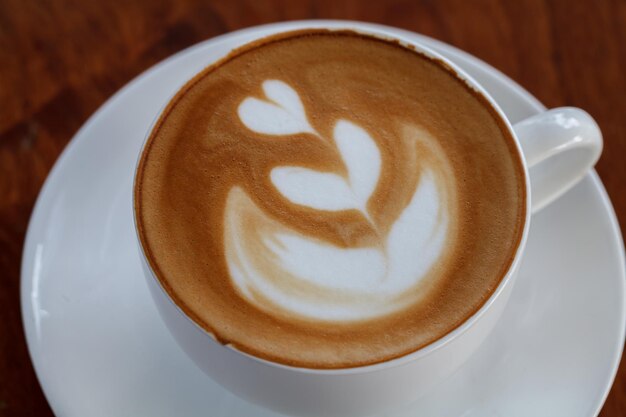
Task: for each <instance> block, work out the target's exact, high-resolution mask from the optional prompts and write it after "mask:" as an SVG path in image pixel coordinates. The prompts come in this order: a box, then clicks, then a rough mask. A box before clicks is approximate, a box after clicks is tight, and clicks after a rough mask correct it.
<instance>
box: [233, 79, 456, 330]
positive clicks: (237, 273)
mask: <svg viewBox="0 0 626 417" xmlns="http://www.w3.org/2000/svg"><path fill="white" fill-rule="evenodd" d="M263 91H264V93H265V95H266V98H267V101H266V100H260V99H258V98H246V99H245V100H244V101H243V102H242V103H241V104H240V105H239V109H238V114H239V118H240V119H241V121H242V122H243V124H244V125H245V126H246V127H247V128H248V129H250V130H252V131H255V132H257V133H260V134H263V135H267V136H268V139H267V140H278V141H279V140H281V137H282V136H289V135H294V134H299V133H303V134H308V135H307V136H304V137H302V139H301V140H319V141H322V142H323V143H324V144H325V145H326V146H329V147H331V148H333V150H334V151H335V152H336V153H337V154H338V158H337V162H342V163H343V166H342V167H340V168H344V169H345V171H346V172H345V175H341V174H338V173H335V172H320V171H316V170H313V169H310V168H305V167H301V166H277V167H274V168H272V170H271V173H270V177H271V181H272V184H273V185H274V187H275V188H276V189H277V190H278V191H279V192H280V193H281V194H282V196H283V197H284V198H285V199H286V200H288V201H289V202H291V203H293V204H298V205H301V206H305V207H309V208H311V209H313V210H322V211H341V210H357V211H359V212H360V215H361V216H363V218H364V220H366V221H367V222H368V223H370V226H371V227H372V229H373V230H374V232H375V233H376V235H377V239H376V241H375V242H372V243H373V244H372V245H367V246H362V247H347V248H346V247H341V246H338V245H334V244H332V243H329V242H325V241H324V240H322V239H320V238H319V237H317V236H311V235H307V234H303V233H301V232H299V231H298V230H296V229H294V228H291V227H290V226H289V225H286V224H282V223H281V222H280V221H278V220H276V219H273V218H272V217H271V216H270V215H268V214H267V213H264V212H263V209H261V208H260V207H259V206H258V205H256V204H255V202H254V201H253V200H252V199H251V198H250V197H249V196H248V195H247V194H246V192H245V191H244V190H242V189H241V188H240V187H238V186H235V187H233V188H232V189H231V190H230V191H229V193H228V198H227V202H226V209H225V227H224V234H225V236H224V240H225V248H226V250H225V252H226V259H227V263H228V268H229V272H230V274H231V278H232V280H233V282H234V284H235V285H236V287H237V289H238V290H239V291H240V292H241V294H242V295H243V296H244V297H245V298H247V299H248V300H249V301H250V302H252V303H254V304H255V305H256V306H257V307H258V308H260V309H262V310H265V311H267V312H268V313H270V314H276V315H284V314H288V315H299V316H302V317H303V318H308V319H321V320H327V321H349V320H366V319H371V318H374V317H379V316H382V315H385V314H389V313H392V312H394V311H398V310H400V309H402V308H405V307H407V306H408V305H411V304H413V303H415V302H416V301H418V300H419V299H420V298H421V296H422V295H423V294H422V292H423V290H424V289H423V288H419V284H420V282H421V280H422V279H423V278H424V277H425V276H426V275H427V274H428V272H429V271H430V269H431V267H432V266H433V264H434V263H435V262H437V261H438V260H439V258H440V257H441V255H442V252H443V249H444V243H445V242H446V237H447V234H448V232H449V230H448V223H449V219H450V218H453V217H454V214H453V209H452V204H451V201H450V199H449V198H447V193H449V192H454V178H453V175H452V172H451V171H452V170H451V168H450V167H449V162H448V161H447V160H446V158H445V155H444V154H443V151H442V150H441V149H440V148H438V145H437V141H436V140H435V139H434V138H432V137H430V135H429V134H427V133H426V132H424V131H421V130H419V129H415V130H414V133H415V136H410V129H409V128H407V129H406V132H407V137H405V138H399V139H398V140H405V141H407V142H408V143H410V142H412V141H415V142H422V143H423V148H429V147H430V148H432V149H431V152H432V155H422V158H423V159H425V160H426V161H428V160H429V159H431V158H433V157H436V158H437V160H436V161H435V163H433V164H432V166H428V165H427V164H425V165H426V166H425V167H424V172H423V173H422V175H421V179H420V181H419V182H418V184H417V187H416V188H415V190H413V193H412V195H411V197H410V200H409V203H408V205H407V206H406V207H405V208H404V209H403V210H402V211H401V212H400V213H398V215H397V216H396V218H395V219H394V221H393V223H391V224H390V225H388V226H387V227H385V225H379V224H377V222H376V219H375V218H374V217H373V216H372V215H371V214H370V213H369V210H368V202H369V200H370V199H371V198H372V194H373V193H374V191H375V190H376V187H377V184H378V179H379V177H380V174H381V169H386V168H385V167H384V166H382V162H381V156H380V151H379V149H378V145H377V144H376V141H375V140H374V139H373V138H372V137H371V136H370V135H369V134H368V132H366V131H365V130H364V129H362V128H361V127H359V126H358V125H356V124H354V123H352V122H350V121H347V120H344V119H339V120H338V121H337V123H336V124H335V126H334V129H333V140H332V141H329V140H328V139H326V138H324V137H322V136H321V135H320V134H319V133H318V132H317V131H316V130H315V128H314V127H312V126H311V123H310V122H309V120H308V119H307V116H306V113H305V109H304V106H303V105H302V102H301V101H300V97H299V95H298V93H297V92H296V91H294V90H293V88H291V87H290V86H289V85H288V84H286V83H284V82H282V81H278V80H267V81H265V82H263ZM416 157H417V158H419V157H420V155H416ZM409 164H410V165H411V166H413V167H414V169H415V170H419V169H420V168H422V167H420V164H419V162H418V161H417V160H413V161H409ZM387 169H389V168H387ZM337 171H339V169H338V170H337ZM442 184H443V187H441V185H442ZM440 188H442V189H440ZM251 225H252V227H251ZM410 289H412V291H410V293H409V294H408V296H407V294H405V293H406V292H407V291H408V290H410ZM403 294H404V295H405V296H403Z"/></svg>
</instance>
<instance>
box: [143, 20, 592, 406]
mask: <svg viewBox="0 0 626 417" xmlns="http://www.w3.org/2000/svg"><path fill="white" fill-rule="evenodd" d="M355 25H356V24H355ZM307 27H309V25H307V24H304V23H303V24H302V26H298V27H292V28H291V29H298V28H299V29H304V28H307ZM315 27H318V28H319V27H320V25H319V24H317V25H315ZM322 27H323V26H322ZM328 29H350V30H354V31H357V32H362V33H366V34H369V35H373V36H379V37H382V38H384V39H394V40H397V41H399V42H401V43H403V44H406V45H410V46H411V47H413V48H415V49H416V50H418V51H420V52H422V53H425V54H426V55H429V56H431V57H433V58H436V59H438V60H441V61H443V62H445V63H446V64H447V65H449V66H450V67H452V68H453V69H454V70H455V71H456V72H457V73H458V75H459V76H460V77H461V78H463V79H464V80H466V81H467V83H469V84H470V85H471V86H472V87H473V88H474V89H476V90H477V91H479V92H480V93H481V94H482V95H483V96H484V97H485V98H486V99H487V100H488V101H489V103H491V105H492V106H493V108H494V109H496V111H497V113H498V115H499V116H500V118H501V119H502V120H503V121H504V124H505V125H506V126H507V128H508V129H509V130H510V131H511V133H512V134H513V136H514V137H515V138H516V140H517V152H519V154H520V155H522V156H523V158H522V159H523V161H524V176H525V184H526V194H527V196H529V198H527V199H526V201H527V207H526V218H525V221H524V231H523V237H522V241H521V243H520V245H519V247H518V249H517V252H516V254H515V257H514V261H513V262H512V264H511V266H510V268H509V270H508V272H507V273H506V275H505V277H504V278H503V279H502V281H501V282H500V284H499V286H498V288H497V290H496V291H495V292H494V293H493V294H492V295H491V297H490V298H489V299H488V300H487V302H485V304H484V305H483V306H482V307H481V308H480V309H479V310H478V311H477V312H476V313H475V314H474V315H473V316H471V317H470V318H468V319H467V320H466V321H465V322H464V323H463V324H462V325H461V326H460V327H458V328H457V329H455V330H454V331H452V332H451V333H449V334H447V335H446V336H445V337H442V338H441V339H439V340H437V341H435V342H433V343H431V344H430V345H428V346H425V347H423V348H422V349H420V350H418V351H416V352H413V353H410V354H408V355H406V356H403V357H400V358H397V359H393V360H390V361H387V362H383V363H378V364H375V365H368V366H362V367H356V368H349V369H332V370H328V369H307V368H298V367H292V366H286V365H282V364H278V363H273V362H269V361H267V360H264V359H260V358H257V357H254V356H251V355H249V354H246V353H242V352H240V351H238V350H236V349H234V348H232V347H229V346H224V345H222V344H220V343H219V342H217V341H216V339H215V338H214V337H213V336H212V335H211V334H209V333H208V332H206V331H205V330H204V329H203V328H202V327H200V326H199V325H197V324H196V323H195V322H194V321H193V320H191V319H190V318H189V317H187V316H186V315H185V314H184V313H183V311H182V310H181V309H180V308H179V307H178V306H177V305H176V304H175V303H174V301H173V300H172V299H171V298H169V296H168V295H167V293H166V292H165V290H164V289H163V288H162V287H161V285H160V282H159V280H158V279H157V278H156V276H155V275H154V273H153V272H152V270H151V269H150V266H149V264H148V262H147V259H146V257H145V254H144V251H143V248H141V249H142V250H141V251H140V252H141V254H142V260H143V266H144V271H145V276H146V279H147V281H148V285H149V288H150V291H151V294H152V296H153V298H154V300H155V302H156V304H157V307H158V310H159V312H160V314H161V317H162V318H163V320H164V321H165V323H166V325H167V327H168V328H169V330H170V332H171V333H172V335H173V336H174V338H175V339H176V340H177V342H178V343H179V344H180V346H181V347H182V348H183V350H184V351H185V352H187V354H188V355H189V356H190V357H191V359H193V361H194V362H195V363H196V364H197V365H198V366H199V367H200V368H201V369H202V370H203V371H204V372H205V373H206V374H207V375H209V376H210V377H211V378H213V379H214V380H215V381H217V382H218V383H220V384H221V385H222V386H224V387H225V388H227V389H228V390H230V391H232V392H233V393H235V394H236V395H238V396H240V397H242V398H244V399H246V400H249V401H251V402H253V403H257V404H260V405H262V406H264V407H267V408H270V409H273V410H275V411H278V412H281V413H284V414H288V415H302V416H319V417H322V416H337V417H339V416H359V415H369V414H375V413H379V412H382V411H384V410H386V409H388V408H391V407H395V406H400V405H402V404H405V403H408V402H411V401H412V400H415V399H418V398H419V397H420V396H421V395H424V394H426V393H427V392H428V390H429V389H431V388H432V387H434V386H435V385H436V384H438V383H440V382H441V381H442V380H443V379H445V378H446V377H447V376H449V375H450V374H452V373H453V372H454V371H455V370H457V369H458V368H459V367H460V366H461V365H462V364H463V363H464V362H465V361H466V360H467V359H468V358H469V357H470V355H471V354H472V353H474V351H475V350H476V349H477V348H478V347H479V346H480V344H481V343H482V342H483V341H484V339H485V338H486V337H487V335H488V334H489V332H490V331H491V329H492V328H493V327H494V325H495V323H496V322H497V320H498V319H499V317H500V315H501V312H502V311H503V309H504V306H505V305H506V303H507V301H508V299H509V295H510V293H511V290H512V288H513V284H514V282H515V279H516V276H517V270H518V267H519V264H520V260H521V258H522V256H523V252H524V247H525V243H526V238H527V235H528V230H529V227H530V221H531V213H533V212H536V211H538V210H540V209H542V208H543V207H545V206H546V205H548V204H550V203H551V202H552V201H554V200H555V199H556V198H558V197H559V196H560V195H562V194H563V193H564V192H566V191H567V190H568V189H570V188H571V187H572V186H573V185H575V184H576V183H577V182H578V181H579V180H580V179H581V178H582V177H583V176H584V175H585V174H586V173H587V172H588V171H589V170H590V169H591V168H592V167H593V165H594V164H595V163H596V161H597V160H598V158H599V156H600V153H601V151H602V135H601V133H600V130H599V128H598V125H597V124H596V122H595V121H594V120H593V119H592V118H591V116H589V115H588V114H587V113H586V112H584V111H583V110H580V109H576V108H571V107H566V108H559V109H554V110H550V111H547V112H545V113H542V114H539V115H537V116H534V117H531V118H529V119H526V120H524V121H522V122H519V123H517V124H515V125H514V126H512V125H511V124H510V123H509V121H508V120H507V118H506V116H505V115H504V113H503V112H502V110H501V109H500V108H499V107H498V104H497V103H496V102H495V101H494V100H493V99H492V98H491V97H490V96H489V94H487V92H486V91H485V90H484V89H483V88H482V87H481V86H480V84H478V83H477V82H476V81H475V80H473V79H472V78H471V77H470V76H469V75H467V74H466V73H465V72H464V71H463V70H462V69H460V68H458V67H457V66H456V65H455V64H453V63H451V62H450V61H448V60H447V59H445V58H443V57H442V56H440V55H439V54H437V53H435V52H433V51H432V50H430V49H429V48H427V47H425V46H423V45H420V44H419V43H415V42H413V41H409V40H407V39H404V38H402V37H401V36H397V35H395V34H393V33H389V32H387V31H385V30H383V29H377V30H371V29H368V30H362V29H361V28H359V27H358V25H356V26H352V25H350V24H347V23H345V22H343V23H341V24H332V25H329V26H328ZM207 64H210V62H207ZM138 245H139V246H140V247H141V243H139V239H138ZM207 415H210V410H207Z"/></svg>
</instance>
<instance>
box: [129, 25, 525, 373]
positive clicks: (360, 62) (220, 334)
mask: <svg viewBox="0 0 626 417" xmlns="http://www.w3.org/2000/svg"><path fill="white" fill-rule="evenodd" d="M513 141H514V139H513V138H512V137H511V136H510V134H509V133H508V131H507V129H506V127H505V126H504V124H503V123H502V121H501V120H500V119H499V117H498V115H497V114H496V112H495V110H494V109H492V108H491V106H490V105H489V104H488V102H487V101H486V100H485V99H484V98H483V97H482V96H480V95H479V94H478V93H476V92H474V91H473V90H472V89H471V88H470V87H468V86H467V85H466V84H465V83H464V82H463V81H461V80H460V79H459V78H458V77H457V76H456V75H455V73H454V72H453V71H452V70H451V69H449V68H448V67H447V66H446V65H445V64H443V63H440V62H438V61H436V60H433V59H431V58H428V57H426V56H424V55H422V54H420V53H418V52H415V51H413V50H411V49H409V48H406V47H404V46H402V45H400V44H398V43H395V42H391V41H383V40H380V39H376V38H372V37H368V36H364V35H360V34H356V33H353V32H348V31H340V32H337V31H335V32H333V31H325V30H309V31H299V32H293V33H289V34H282V35H277V36H275V37H271V38H267V39H264V40H261V41H257V42H256V43H253V44H251V45H248V46H245V47H243V48H241V49H239V50H237V51H235V52H234V53H232V54H231V55H230V56H228V57H227V58H225V59H223V60H221V61H220V62H218V63H216V64H214V65H212V66H210V67H209V68H207V69H205V70H204V71H203V72H202V73H200V74H199V75H197V76H196V77H195V78H194V79H193V80H191V81H190V82H189V83H188V84H187V85H186V86H185V87H183V88H182V89H181V90H180V92H179V93H178V94H177V95H176V96H175V97H174V98H173V99H172V101H171V102H170V103H169V105H168V107H167V108H166V110H165V111H164V112H163V114H162V116H161V117H160V119H159V121H158V122H157V124H156V125H155V127H154V129H153V131H152V133H151V135H150V137H149V139H148V142H147V144H146V146H145V148H144V151H143V154H142V157H141V161H140V164H139V168H138V172H137V178H136V183H135V215H136V219H137V224H138V229H139V235H140V239H141V242H142V245H143V248H144V251H145V253H146V256H147V257H148V260H149V263H150V264H151V266H152V268H153V270H154V272H155V274H156V275H157V277H158V279H159V280H160V282H161V284H162V286H163V287H164V289H165V290H166V291H167V292H168V293H169V295H170V296H171V297H172V298H173V300H174V301H175V302H176V303H177V304H178V305H179V306H180V307H181V308H182V309H183V310H184V311H185V312H186V313H187V314H188V315H189V316H190V317H191V318H192V319H193V320H195V321H196V322H197V323H198V324H199V325H200V326H202V327H204V328H205V329H206V330H207V331H209V332H211V333H213V334H214V335H215V336H216V338H217V339H218V340H219V341H221V342H222V343H224V344H230V345H232V346H234V347H235V348H237V349H239V350H242V351H245V352H248V353H251V354H253V355H255V356H258V357H261V358H264V359H268V360H271V361H275V362H279V363H283V364H289V365H294V366H300V367H308V368H344V367H354V366H361V365H366V364H373V363H378V362H382V361H385V360H389V359H392V358H396V357H399V356H402V355H405V354H407V353H410V352H413V351H415V350H417V349H419V348H420V347H423V346H425V345H426V344H429V343H431V342H433V341H435V340H437V339H439V338H441V337H442V336H444V335H446V334H447V333H449V332H450V331H452V330H453V329H455V328H456V327H458V326H459V325H460V324H461V323H462V322H463V321H464V320H465V319H467V318H468V317H469V316H471V315H472V314H473V313H475V312H476V311H477V310H478V309H479V308H480V307H481V306H482V305H483V303H484V302H485V301H486V300H487V299H488V298H489V296H490V295H491V294H492V293H493V291H494V290H495V289H496V287H497V286H498V284H499V283H500V281H501V279H502V278H503V276H504V274H505V273H506V271H507V269H508V267H509V266H510V264H511V262H512V259H513V256H514V254H515V252H516V249H517V246H518V244H519V242H520V239H521V234H522V229H523V222H524V218H525V207H526V200H525V199H526V196H525V185H524V176H523V170H522V165H521V162H520V160H519V156H518V154H517V151H516V148H515V146H514V142H513Z"/></svg>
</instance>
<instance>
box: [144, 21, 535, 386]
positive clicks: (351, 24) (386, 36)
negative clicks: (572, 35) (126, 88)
mask: <svg viewBox="0 0 626 417" xmlns="http://www.w3.org/2000/svg"><path fill="white" fill-rule="evenodd" d="M289 23H291V24H290V25H289V26H288V27H286V28H283V27H284V26H285V22H283V23H273V24H266V25H258V26H253V27H250V28H246V29H243V30H239V31H235V32H230V33H227V34H225V35H222V36H218V37H216V38H213V39H212V40H209V41H208V42H215V41H217V40H218V39H223V38H224V37H227V36H229V35H233V34H235V33H237V34H243V33H245V32H251V31H253V30H255V29H256V30H258V29H268V30H270V31H271V32H269V33H266V34H263V35H260V36H258V37H255V38H253V39H251V40H248V41H246V42H245V43H242V44H240V45H238V46H235V47H234V48H230V49H229V51H228V52H227V53H226V54H225V55H224V56H228V54H229V53H231V52H232V51H234V50H236V49H238V48H240V47H242V46H245V45H247V44H249V43H253V42H257V41H259V40H262V39H264V38H267V37H272V36H276V35H281V34H288V33H290V32H300V31H306V30H308V29H311V30H315V29H326V30H329V31H331V32H332V31H351V32H355V33H358V34H361V35H364V36H370V37H375V38H378V39H381V40H383V41H386V42H398V43H399V44H400V45H402V46H403V47H408V48H409V49H414V50H415V51H417V52H419V53H422V54H424V55H425V56H426V57H428V58H429V59H432V60H435V61H439V62H441V63H443V64H444V65H446V66H448V67H449V68H450V69H451V70H452V71H453V72H454V74H455V75H456V76H457V78H459V79H460V80H461V81H463V82H464V83H465V84H466V85H467V86H468V87H469V88H471V89H472V90H474V92H476V93H477V94H479V95H480V96H482V98H484V99H485V101H486V102H487V103H488V104H489V105H490V106H491V107H492V109H493V110H494V111H495V113H496V114H497V115H498V117H499V118H500V120H501V122H502V123H503V125H504V126H505V127H506V128H507V130H508V132H509V134H510V135H511V137H512V138H513V139H514V140H513V142H514V145H515V149H516V151H517V156H518V157H519V160H520V163H521V165H522V168H523V169H522V172H523V176H524V186H525V187H524V188H525V203H526V204H525V206H526V207H525V213H524V224H523V227H522V235H521V238H520V240H519V243H518V245H517V248H516V250H515V255H514V256H513V260H512V261H511V263H510V264H509V267H508V269H507V271H506V273H505V274H504V275H503V277H502V279H501V280H500V282H499V283H498V286H497V287H496V289H495V290H494V291H493V292H492V293H491V294H490V296H489V298H488V299H487V300H486V301H484V302H483V304H482V305H481V306H480V308H479V309H478V310H476V311H475V312H474V313H473V314H472V315H470V316H469V317H467V318H466V319H465V320H464V321H463V322H462V323H461V324H460V325H458V326H457V327H456V328H454V329H453V330H451V331H449V332H448V333H446V334H445V335H443V336H442V337H440V338H438V339H436V340H434V341H433V342H431V343H429V344H427V345H425V346H423V347H421V348H419V349H417V350H415V351H412V352H409V353H407V354H404V355H402V356H399V357H396V358H393V359H389V360H386V361H383V362H377V363H373V364H368V365H361V366H355V367H349V368H330V369H325V368H323V369H322V368H320V369H318V368H307V367H298V366H293V365H287V364H283V363H279V362H273V361H270V360H267V359H264V358H261V357H258V356H255V355H253V354H251V353H248V352H245V351H242V350H240V349H237V348H236V347H235V346H233V345H231V344H223V343H221V342H219V341H218V340H217V338H216V337H215V335H214V334H213V333H212V332H210V331H208V330H207V329H205V328H204V327H203V326H201V325H200V324H199V323H197V322H196V321H195V320H193V319H192V318H191V317H189V316H188V315H187V314H186V313H185V311H184V310H183V309H182V308H181V307H180V306H179V305H178V304H177V303H176V302H175V301H174V300H173V299H172V297H170V295H169V293H168V292H167V291H166V290H165V288H163V284H162V283H161V281H160V280H159V279H158V278H157V276H156V274H155V273H154V270H153V268H152V265H151V263H150V260H149V258H148V257H147V256H146V253H145V248H144V245H143V242H142V240H141V239H140V238H139V228H138V225H137V211H136V210H135V208H136V207H135V204H136V199H135V192H134V190H135V187H136V181H137V173H138V168H139V164H140V161H141V158H142V156H143V153H144V150H145V146H146V144H147V142H148V139H149V138H150V136H151V134H152V131H153V129H154V127H155V125H156V124H157V121H158V120H159V119H160V117H161V115H162V113H163V110H164V109H165V108H166V107H167V106H168V104H169V103H170V101H171V99H172V98H173V97H174V96H175V95H176V94H177V93H178V91H180V89H181V88H182V87H184V86H185V85H186V84H187V82H188V81H189V79H187V80H186V81H185V82H184V83H183V84H182V85H181V86H179V87H178V88H177V89H176V90H175V92H174V93H172V94H171V95H170V97H169V98H168V99H167V100H166V101H165V102H164V104H163V105H162V106H161V108H160V109H159V111H158V112H157V113H156V115H155V117H154V119H153V121H152V123H151V124H150V127H149V128H148V129H147V132H146V135H145V137H144V140H143V143H142V145H141V149H140V151H139V153H138V155H137V160H136V162H135V169H134V171H133V184H132V187H133V188H132V189H133V192H132V208H133V226H134V229H135V235H136V237H137V241H138V243H139V248H140V253H141V256H142V258H143V261H144V262H145V264H146V265H147V266H148V269H149V271H150V275H151V279H154V280H155V281H156V283H157V285H158V287H159V289H160V290H161V291H162V292H163V293H164V295H165V297H166V298H167V300H168V302H170V303H171V304H172V305H173V306H174V307H175V308H176V310H177V311H178V312H179V313H180V314H182V316H183V317H185V319H187V320H188V321H189V322H191V323H192V325H193V326H194V327H196V328H197V329H198V330H200V331H201V332H202V333H203V334H204V335H206V336H208V337H209V338H210V339H212V340H213V341H214V342H215V343H218V344H219V345H221V346H223V347H224V348H226V349H230V350H232V351H233V352H235V353H237V354H241V355H243V356H246V357H248V358H250V359H252V360H254V361H257V362H259V363H261V364H264V365H266V366H271V367H276V368H281V369H285V370H291V371H295V372H301V373H308V374H317V375H351V374H362V373H369V372H375V371H380V370H383V369H388V368H394V367H397V366H401V365H404V364H406V363H409V362H413V361H415V360H418V359H420V358H423V357H425V356H428V355H429V354H431V353H432V352H434V351H437V350H439V349H441V348H443V347H444V346H446V345H448V344H449V343H451V342H452V341H454V340H455V339H457V338H458V337H459V336H460V335H462V334H463V333H465V332H466V331H468V330H469V329H470V328H471V327H472V326H473V325H474V323H476V322H477V321H478V320H480V319H481V318H482V317H483V316H484V315H485V314H486V313H487V311H488V310H490V308H491V306H492V305H493V304H494V302H495V300H496V299H497V298H498V297H499V296H500V294H501V293H502V292H503V291H504V289H505V287H506V286H507V285H510V281H511V280H512V277H513V275H514V272H515V271H516V270H517V269H518V267H519V264H520V262H521V258H522V256H523V252H524V248H525V246H526V241H527V239H528V230H529V228H530V219H531V204H532V203H531V189H530V177H529V172H528V165H527V163H526V159H525V158H524V153H523V151H522V148H521V145H520V143H519V140H518V138H517V135H516V133H515V130H514V129H513V126H512V125H511V122H510V121H509V119H508V118H507V117H506V115H505V114H504V111H503V110H502V109H501V108H500V106H499V105H498V103H497V102H496V100H495V99H494V98H493V97H491V95H490V94H489V93H488V92H487V91H486V90H485V88H484V87H483V86H482V85H480V83H478V81H476V80H475V79H474V78H473V77H471V76H470V75H469V74H468V73H467V72H466V71H465V70H463V69H462V68H460V67H459V66H458V65H456V64H455V63H453V62H452V61H450V60H449V59H448V58H446V57H444V56H443V55H441V54H439V53H438V52H436V51H434V50H433V49H431V48H430V47H428V46H426V45H423V44H422V43H420V42H416V41H411V40H409V39H407V38H406V37H405V35H404V34H402V33H398V34H396V33H393V32H394V28H391V27H385V26H381V25H377V26H376V27H375V28H372V27H369V26H368V27H367V28H366V29H363V28H362V27H360V26H361V25H367V23H365V22H358V21H348V20H317V21H315V20H303V21H294V22H289ZM274 28H276V29H277V30H273V29H274ZM220 59H222V58H221V57H220V58H217V59H216V60H213V61H211V62H209V63H207V64H206V65H205V66H204V67H203V69H204V68H206V67H208V66H210V65H213V64H214V63H215V62H217V61H219V60H220ZM196 74H197V73H196ZM194 76H195V74H194ZM192 78H193V77H192ZM190 79H191V78H190Z"/></svg>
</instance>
